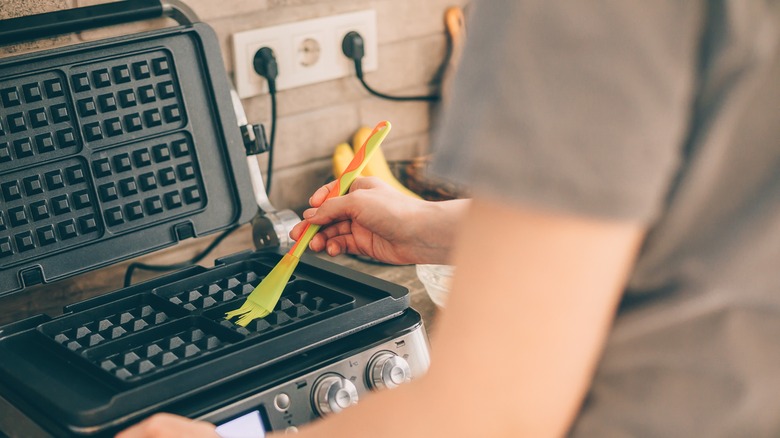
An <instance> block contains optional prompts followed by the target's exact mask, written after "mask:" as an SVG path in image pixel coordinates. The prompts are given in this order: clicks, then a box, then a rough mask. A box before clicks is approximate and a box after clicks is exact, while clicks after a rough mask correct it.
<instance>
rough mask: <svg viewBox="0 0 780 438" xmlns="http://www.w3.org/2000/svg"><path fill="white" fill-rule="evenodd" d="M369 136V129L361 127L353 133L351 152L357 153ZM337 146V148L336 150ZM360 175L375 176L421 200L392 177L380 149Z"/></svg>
mask: <svg viewBox="0 0 780 438" xmlns="http://www.w3.org/2000/svg"><path fill="white" fill-rule="evenodd" d="M369 135H371V128H368V127H366V126H363V127H361V128H360V129H358V130H357V131H356V132H355V135H353V136H352V148H353V151H357V150H358V149H360V147H361V146H362V145H363V143H365V141H366V139H367V138H368V136H369ZM339 146H341V145H339ZM339 146H337V148H338V147H339ZM334 165H335V155H334ZM361 175H363V176H375V177H377V178H379V179H381V180H382V181H384V182H386V183H387V184H389V185H390V186H391V187H393V188H395V189H396V190H398V191H399V192H401V193H403V194H405V195H408V196H411V197H413V198H417V199H422V198H421V197H420V196H419V195H417V193H414V192H413V191H411V190H409V189H407V188H406V187H405V186H404V185H403V184H401V182H400V181H398V180H397V179H396V177H395V175H393V172H392V171H391V170H390V166H388V164H387V160H385V154H384V153H382V149H381V148H380V149H378V150H377V151H376V152H374V156H373V157H371V159H370V160H369V161H368V164H367V165H366V167H365V168H364V169H363V172H361Z"/></svg>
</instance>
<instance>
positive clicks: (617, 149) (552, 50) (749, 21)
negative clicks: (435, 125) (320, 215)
mask: <svg viewBox="0 0 780 438" xmlns="http://www.w3.org/2000/svg"><path fill="white" fill-rule="evenodd" d="M474 3H475V4H474V6H475V9H474V15H473V17H472V20H471V21H470V22H469V41H468V42H467V47H466V51H465V53H464V56H463V59H462V65H461V70H460V71H459V73H458V77H457V78H456V82H455V88H454V94H453V96H452V100H451V102H450V104H449V107H448V111H447V112H446V116H445V119H444V120H443V122H442V125H441V129H440V130H439V134H438V135H437V139H436V142H435V151H436V153H437V156H436V159H435V160H434V167H433V171H434V173H435V174H437V175H439V176H443V177H446V178H449V179H453V180H455V181H457V182H459V183H462V184H465V185H467V186H470V188H471V191H472V192H473V193H474V194H475V195H476V196H485V197H491V198H493V199H497V200H501V201H503V202H506V203H509V204H517V205H526V206H534V207H537V208H542V209H547V210H552V211H559V212H563V213H568V214H579V215H588V216H595V217H601V218H606V219H618V220H631V221H641V222H642V223H645V224H646V225H647V226H648V229H649V234H648V236H647V239H646V242H645V243H644V246H643V248H642V251H641V254H640V256H639V259H638V261H637V264H636V266H635V268H634V271H633V274H632V276H631V279H630V281H629V284H628V287H627V289H626V291H625V295H624V299H623V303H622V305H621V309H620V312H619V314H618V316H617V319H616V321H615V325H614V328H613V330H612V333H611V335H610V337H609V339H608V342H607V347H606V350H605V353H604V357H603V358H602V360H601V362H600V365H599V369H598V371H597V374H596V376H595V380H594V381H593V384H592V387H591V390H590V393H589V394H588V396H587V398H586V400H585V402H584V405H583V407H582V412H581V414H580V417H579V418H578V420H577V421H576V423H575V425H574V427H573V429H572V431H571V434H572V435H573V436H586V437H611V436H643V437H644V436H658V437H674V436H709V437H712V436H751V437H755V436H780V44H778V43H779V39H780V2H777V1H774V2H772V1H762V0H755V1H754V0H732V1H729V0H719V1H718V0H714V1H710V2H704V1H693V0H689V1H672V0H653V1H625V0H613V1H601V2H583V1H579V2H577V1H567V2H563V1H551V0H535V1H525V0H489V1H479V0H476V1H475V2H474Z"/></svg>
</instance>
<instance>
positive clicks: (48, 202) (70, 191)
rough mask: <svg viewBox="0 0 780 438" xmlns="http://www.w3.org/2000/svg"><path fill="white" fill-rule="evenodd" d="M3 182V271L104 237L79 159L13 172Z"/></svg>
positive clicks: (0, 257) (0, 246)
mask: <svg viewBox="0 0 780 438" xmlns="http://www.w3.org/2000/svg"><path fill="white" fill-rule="evenodd" d="M0 181H1V182H0V197H2V200H3V202H2V203H1V204H0V267H2V266H5V265H6V264H12V263H15V262H17V261H20V260H24V259H28V258H30V257H34V256H37V255H39V254H43V253H46V252H49V251H51V250H59V249H63V248H67V247H70V246H73V245H76V244H80V243H83V242H86V241H90V240H95V239H98V238H99V237H100V236H101V235H102V234H103V230H102V229H101V226H102V222H101V221H100V219H99V216H98V213H97V211H98V210H97V203H96V202H95V199H94V198H93V194H92V190H91V189H90V186H89V183H88V179H87V171H86V169H85V166H84V163H83V161H82V160H81V159H80V158H69V159H66V160H64V161H59V162H55V163H49V164H45V165H41V166H38V167H36V168H35V169H34V171H29V170H25V171H21V170H20V171H16V172H12V173H10V174H6V175H3V177H2V180H0Z"/></svg>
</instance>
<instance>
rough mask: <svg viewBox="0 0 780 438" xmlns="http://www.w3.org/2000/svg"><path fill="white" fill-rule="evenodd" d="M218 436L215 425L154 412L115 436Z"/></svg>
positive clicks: (131, 437)
mask: <svg viewBox="0 0 780 438" xmlns="http://www.w3.org/2000/svg"><path fill="white" fill-rule="evenodd" d="M182 436H186V437H193V438H197V437H203V438H220V437H219V435H218V434H217V432H216V426H214V425H213V424H211V423H206V422H205V421H194V420H190V419H189V418H185V417H179V416H178V415H172V414H155V415H152V416H151V417H149V418H147V419H146V420H144V421H142V422H140V423H138V424H136V425H135V426H132V427H130V428H129V429H125V430H123V431H122V432H120V433H119V434H117V436H116V438H169V437H170V438H178V437H182Z"/></svg>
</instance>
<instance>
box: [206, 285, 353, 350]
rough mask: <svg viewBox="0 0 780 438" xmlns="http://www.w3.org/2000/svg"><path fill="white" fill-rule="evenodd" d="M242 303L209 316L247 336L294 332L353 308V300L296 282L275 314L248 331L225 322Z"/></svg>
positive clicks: (279, 303)
mask: <svg viewBox="0 0 780 438" xmlns="http://www.w3.org/2000/svg"><path fill="white" fill-rule="evenodd" d="M239 304H240V301H237V302H236V303H228V304H226V305H224V306H220V307H219V308H215V309H214V310H211V311H209V312H207V313H206V314H205V316H207V317H209V318H210V319H212V320H214V321H218V322H219V324H220V325H222V326H223V327H227V328H229V329H231V330H235V331H237V332H238V333H241V334H242V335H245V336H257V335H266V334H267V335H269V336H272V335H273V334H278V333H281V332H283V331H287V330H288V329H292V328H294V327H297V326H299V325H301V324H304V323H306V321H310V320H311V321H313V320H317V319H320V318H322V317H324V316H327V315H331V314H333V313H338V312H342V311H344V310H347V309H349V308H350V306H349V305H350V304H352V303H351V298H350V297H347V296H345V295H341V294H334V293H333V291H330V290H328V289H325V288H323V287H321V286H317V285H316V284H314V283H311V282H308V281H302V280H299V281H293V282H290V283H288V285H287V288H286V289H285V291H284V295H282V297H281V298H280V299H279V302H278V303H277V304H276V307H274V310H273V312H271V313H270V314H269V315H268V316H266V317H265V318H261V319H256V320H254V321H252V322H250V323H249V325H247V326H246V327H241V326H239V325H236V324H234V323H233V322H232V321H227V320H225V312H227V311H229V310H234V309H235V308H237V307H238V305H239Z"/></svg>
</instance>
